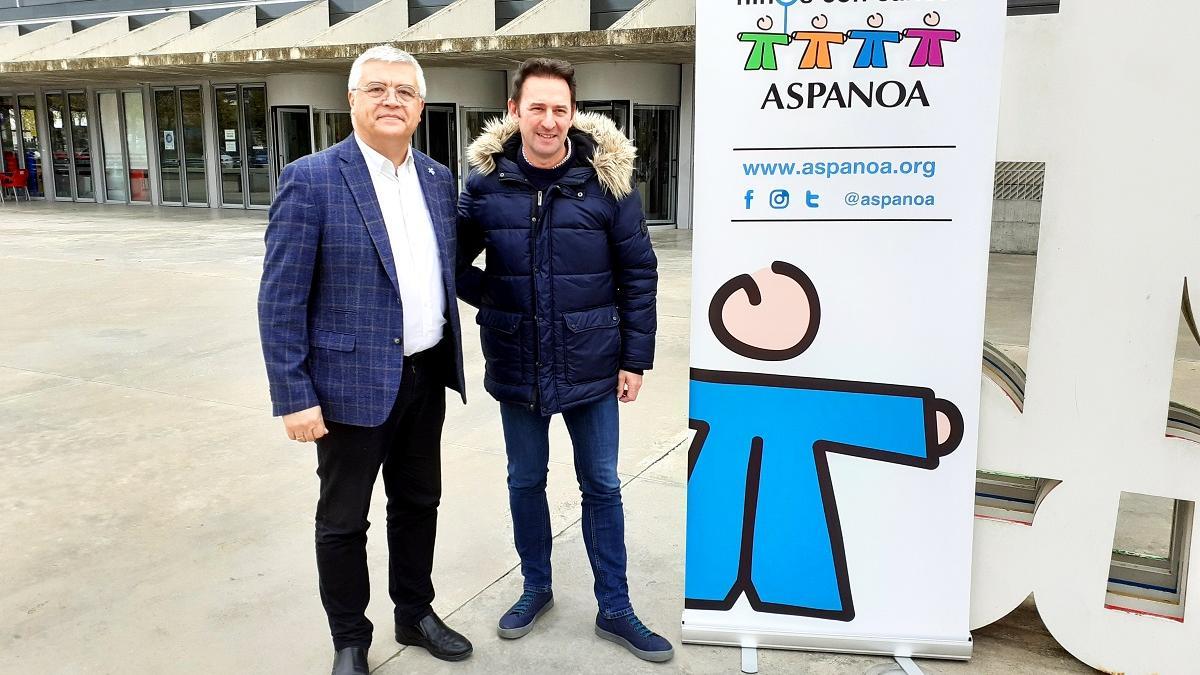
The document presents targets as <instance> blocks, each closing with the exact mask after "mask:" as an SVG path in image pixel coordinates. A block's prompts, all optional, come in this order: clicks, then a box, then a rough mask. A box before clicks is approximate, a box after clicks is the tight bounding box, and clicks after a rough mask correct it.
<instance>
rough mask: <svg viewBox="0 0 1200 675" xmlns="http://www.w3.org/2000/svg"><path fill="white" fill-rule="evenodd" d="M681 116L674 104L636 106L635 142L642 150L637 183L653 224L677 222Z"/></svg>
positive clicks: (635, 182)
mask: <svg viewBox="0 0 1200 675" xmlns="http://www.w3.org/2000/svg"><path fill="white" fill-rule="evenodd" d="M678 116H679V109H678V108H675V107H673V106H651V105H637V106H634V107H633V142H634V145H636V146H637V149H638V155H637V163H636V165H635V168H634V184H635V185H636V186H637V189H638V192H639V193H641V196H642V209H643V210H644V211H645V213H646V221H647V222H649V223H659V224H667V223H674V222H675V192H676V185H677V182H678V180H677V175H676V174H677V173H678V172H679V163H678V153H677V150H676V148H677V147H678V144H677V142H676V135H677V124H676V120H677V119H678Z"/></svg>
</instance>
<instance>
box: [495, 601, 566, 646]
mask: <svg viewBox="0 0 1200 675" xmlns="http://www.w3.org/2000/svg"><path fill="white" fill-rule="evenodd" d="M553 606H554V598H550V601H549V602H547V603H546V604H544V605H542V608H541V609H539V610H538V611H537V614H534V615H533V618H532V619H530V620H529V623H527V624H525V625H524V626H521V627H520V628H500V627H499V626H497V627H496V634H497V635H499V636H500V637H502V638H504V639H505V640H516V639H517V638H519V637H525V636H526V635H528V634H529V631H531V630H533V624H535V623H537V620H538V617H540V616H541V615H543V614H545V613H546V611H547V610H548V609H550V608H551V607H553Z"/></svg>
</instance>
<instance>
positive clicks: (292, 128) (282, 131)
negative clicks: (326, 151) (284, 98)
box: [274, 107, 313, 175]
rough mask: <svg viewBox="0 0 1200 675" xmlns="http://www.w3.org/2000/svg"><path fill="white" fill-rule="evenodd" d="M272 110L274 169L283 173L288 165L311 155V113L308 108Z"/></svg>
mask: <svg viewBox="0 0 1200 675" xmlns="http://www.w3.org/2000/svg"><path fill="white" fill-rule="evenodd" d="M274 110H275V153H276V157H277V161H278V163H277V164H276V168H277V169H278V171H283V167H285V166H287V165H288V164H291V163H292V162H294V161H296V160H297V159H300V158H301V157H303V156H305V155H310V154H312V151H313V133H312V111H311V110H310V109H309V108H308V107H303V108H299V107H297V108H274ZM276 175H278V172H277V173H276Z"/></svg>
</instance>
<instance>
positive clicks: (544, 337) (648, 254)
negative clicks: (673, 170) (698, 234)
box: [458, 113, 658, 415]
mask: <svg viewBox="0 0 1200 675" xmlns="http://www.w3.org/2000/svg"><path fill="white" fill-rule="evenodd" d="M570 138H571V145H572V147H573V149H574V150H573V154H572V157H573V159H572V162H573V164H572V167H571V169H570V170H568V171H567V173H566V175H564V176H563V177H562V178H561V179H559V181H558V182H557V183H555V184H554V185H552V186H550V187H549V188H548V189H547V190H546V191H544V192H538V191H537V190H536V189H535V188H534V187H533V185H532V184H531V183H530V182H529V181H528V180H526V179H525V177H524V176H523V175H522V173H521V170H520V169H519V168H518V166H517V162H516V158H517V153H518V152H520V141H521V136H520V134H519V133H518V128H517V121H516V120H515V119H513V118H507V119H504V120H497V121H495V122H493V123H492V124H491V125H489V126H488V127H487V128H486V129H485V130H484V132H483V134H482V135H481V136H480V137H479V138H478V139H477V140H476V141H475V142H474V143H472V144H471V147H470V148H469V150H468V160H469V162H470V164H471V168H472V172H471V175H470V177H469V178H468V179H467V185H466V190H465V191H464V192H463V194H462V196H461V197H460V199H459V208H458V255H459V265H458V294H459V296H460V297H461V298H462V299H463V300H465V301H467V302H468V303H470V304H472V305H474V306H476V307H478V308H479V313H478V314H477V316H476V321H477V323H478V324H479V327H480V337H481V340H482V343H483V356H484V359H485V360H486V371H485V377H484V387H485V388H486V389H487V391H488V393H490V394H491V395H492V396H494V397H495V398H496V399H497V400H499V401H503V402H507V403H519V404H523V405H528V406H529V407H530V409H531V410H539V411H540V412H541V414H543V415H551V414H554V413H556V412H560V411H563V410H566V409H568V408H571V407H573V406H577V405H581V404H584V403H590V402H592V401H597V400H600V399H601V398H603V397H605V396H616V386H617V372H618V370H619V369H640V370H646V369H649V368H650V367H651V366H652V365H653V362H654V332H655V329H656V325H657V319H656V317H655V306H654V305H655V293H656V292H657V286H658V260H657V259H656V258H655V256H654V249H653V248H652V247H651V245H650V236H649V233H648V232H647V230H646V224H645V223H646V221H645V217H644V216H643V214H642V202H641V197H640V196H639V195H638V193H637V192H636V191H635V190H634V189H633V184H632V176H633V161H634V158H635V156H636V151H635V149H634V147H633V144H632V143H630V141H629V139H627V138H626V137H625V135H624V134H622V133H621V132H620V131H619V130H618V129H617V128H616V126H615V125H614V124H613V123H612V122H611V121H610V120H609V119H608V118H606V117H603V116H601V115H596V114H587V113H581V114H579V115H577V116H576V120H575V124H574V126H573V127H572V129H571V131H570ZM480 251H486V252H487V253H486V258H485V269H482V270H481V269H479V268H477V267H473V266H472V264H471V263H472V261H473V260H474V259H475V257H476V256H478V255H479V252H480Z"/></svg>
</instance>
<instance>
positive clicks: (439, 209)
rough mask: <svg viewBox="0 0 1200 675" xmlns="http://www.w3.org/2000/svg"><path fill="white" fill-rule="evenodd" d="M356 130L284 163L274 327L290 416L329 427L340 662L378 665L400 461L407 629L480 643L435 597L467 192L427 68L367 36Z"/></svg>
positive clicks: (456, 651) (416, 641)
mask: <svg viewBox="0 0 1200 675" xmlns="http://www.w3.org/2000/svg"><path fill="white" fill-rule="evenodd" d="M348 97H349V100H350V109H351V116H352V119H353V123H354V134H353V135H352V136H351V137H350V138H348V139H346V140H344V141H342V142H341V143H338V144H337V145H335V146H333V147H332V148H329V149H328V150H325V151H322V152H319V153H316V154H315V155H309V156H307V157H304V158H302V159H300V160H298V161H296V162H294V163H292V164H290V165H288V166H287V167H285V168H284V170H283V173H282V175H281V176H280V180H279V192H278V195H277V196H276V198H275V202H274V203H273V204H272V206H271V212H270V223H269V225H268V226H267V234H266V244H267V251H266V258H265V261H264V264H263V276H262V285H261V288H260V291H259V298H258V308H259V328H260V331H261V335H262V344H263V354H264V356H265V358H266V364H267V375H268V379H269V381H270V386H271V400H272V404H273V408H274V414H275V415H277V416H282V417H283V422H284V427H285V429H286V431H287V434H288V437H289V438H291V439H293V440H296V441H300V442H315V443H316V447H317V475H318V476H319V477H320V482H321V492H320V500H319V502H318V503H317V514H316V546H317V572H318V576H319V578H320V592H321V602H322V604H323V605H324V607H325V612H326V614H327V615H328V618H329V628H330V632H331V634H332V637H333V645H334V651H335V655H334V665H333V673H334V675H350V674H360V673H361V674H363V675H365V674H366V673H367V651H368V649H369V647H370V645H371V639H372V635H373V626H372V624H371V622H370V621H369V620H368V619H367V617H366V613H365V612H366V608H367V603H368V600H369V597H370V586H369V580H368V572H367V556H366V541H367V527H368V525H369V523H368V522H367V512H368V510H369V507H370V502H371V488H372V486H373V485H374V483H375V479H376V476H377V475H378V474H379V472H380V468H381V467H382V471H383V480H384V487H385V489H386V491H387V498H388V500H387V540H388V552H389V566H388V568H389V569H388V591H389V594H390V595H391V598H392V601H393V603H394V604H395V629H396V633H395V635H396V640H397V641H398V642H400V643H402V644H409V645H418V646H421V647H424V648H426V649H428V650H429V652H430V653H431V654H432V655H433V656H436V657H438V658H441V659H445V660H448V661H458V660H462V659H465V658H467V657H468V656H470V654H471V643H470V642H469V641H468V640H467V639H466V638H465V637H463V636H462V635H460V634H459V633H457V632H455V631H454V630H452V629H451V628H449V627H448V626H446V624H445V623H443V622H442V620H441V619H440V618H439V617H438V616H437V614H435V613H434V612H433V608H432V606H431V602H432V600H433V594H434V592H433V583H432V581H431V579H430V575H431V572H432V569H433V549H434V538H435V535H436V530H437V507H438V503H439V500H440V499H441V433H442V423H443V421H444V419H445V413H446V393H445V389H446V387H449V388H451V389H454V390H455V391H457V392H459V393H460V394H461V395H463V400H464V402H465V400H466V397H465V392H466V387H465V386H464V383H463V365H462V347H461V326H460V324H459V317H458V311H457V305H456V304H455V286H454V260H455V213H456V201H457V194H456V193H457V190H456V188H455V182H454V179H453V176H452V175H451V174H450V171H449V170H448V169H447V168H446V167H444V166H442V165H441V164H438V163H437V162H435V161H433V160H432V159H430V158H429V157H427V156H426V155H424V154H422V153H420V152H417V151H416V150H415V149H413V148H412V147H411V140H412V135H413V132H414V131H415V130H416V127H417V124H418V123H419V122H420V119H421V110H422V108H423V106H424V97H425V78H424V75H423V74H422V72H421V67H420V65H419V64H418V63H417V62H416V60H415V59H414V58H413V57H412V56H411V55H409V54H407V53H405V52H402V51H400V50H397V49H394V48H392V47H387V46H380V47H374V48H372V49H369V50H367V51H366V52H364V53H363V54H362V56H360V57H359V58H358V60H357V61H355V63H354V66H353V67H352V68H351V71H350V79H349V93H348Z"/></svg>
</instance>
